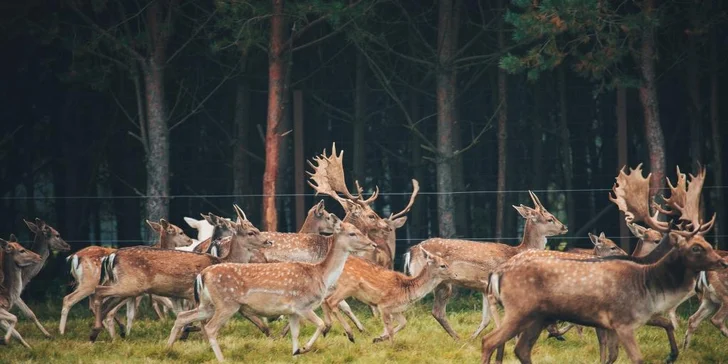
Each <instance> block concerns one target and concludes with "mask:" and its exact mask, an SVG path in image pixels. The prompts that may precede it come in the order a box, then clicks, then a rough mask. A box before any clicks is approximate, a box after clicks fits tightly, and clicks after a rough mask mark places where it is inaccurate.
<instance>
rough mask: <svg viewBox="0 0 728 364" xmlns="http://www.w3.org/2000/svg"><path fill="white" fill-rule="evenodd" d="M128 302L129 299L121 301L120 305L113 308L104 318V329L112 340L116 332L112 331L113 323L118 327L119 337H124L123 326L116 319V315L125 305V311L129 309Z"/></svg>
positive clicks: (124, 330)
mask: <svg viewBox="0 0 728 364" xmlns="http://www.w3.org/2000/svg"><path fill="white" fill-rule="evenodd" d="M129 302H131V299H130V298H127V299H125V300H123V301H122V302H121V303H119V304H117V305H116V306H114V308H112V309H111V311H109V313H108V314H107V315H106V316H104V323H105V325H106V329H107V330H108V331H109V336H111V338H112V339H115V338H116V331H115V329H114V323H116V324H117V325H118V326H119V335H121V337H126V328H124V324H122V323H121V320H119V318H118V317H117V313H118V312H119V310H120V309H121V308H122V307H123V306H124V305H126V308H127V310H128V309H129ZM133 315H134V312H132V317H133ZM128 316H129V314H128V313H127V320H128Z"/></svg>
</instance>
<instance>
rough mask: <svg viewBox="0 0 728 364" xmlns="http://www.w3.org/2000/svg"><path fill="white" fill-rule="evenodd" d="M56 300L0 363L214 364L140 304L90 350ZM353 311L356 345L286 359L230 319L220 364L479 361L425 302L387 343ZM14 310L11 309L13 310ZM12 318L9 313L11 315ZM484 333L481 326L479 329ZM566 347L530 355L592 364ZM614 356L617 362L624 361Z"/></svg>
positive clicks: (364, 313)
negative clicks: (124, 325) (121, 332)
mask: <svg viewBox="0 0 728 364" xmlns="http://www.w3.org/2000/svg"><path fill="white" fill-rule="evenodd" d="M59 302H60V300H57V302H53V304H51V303H46V304H40V305H37V304H36V305H32V304H31V305H30V306H31V307H32V308H33V309H34V310H35V312H36V314H38V316H39V317H40V318H41V320H42V321H43V324H44V325H45V327H46V329H48V330H49V331H50V332H51V334H53V336H54V337H53V338H52V339H46V338H44V337H43V336H42V334H41V333H40V331H39V330H38V329H36V328H35V326H34V325H33V324H32V323H31V322H29V321H28V320H27V319H24V318H20V323H19V325H18V329H19V331H20V333H21V334H22V335H23V336H24V338H25V339H26V341H28V343H29V344H30V345H31V346H32V347H33V348H32V349H31V350H26V349H25V348H24V347H23V346H22V345H20V344H19V343H18V342H17V341H15V340H13V341H11V343H10V345H9V346H4V347H3V346H0V362H1V363H122V362H123V363H200V362H207V363H214V362H216V361H215V356H214V354H213V353H212V350H211V349H210V346H209V344H208V343H207V342H206V341H203V340H202V335H201V334H200V333H198V332H196V333H192V334H191V335H190V339H189V340H187V341H186V342H177V343H176V344H175V346H174V347H173V349H172V350H166V349H165V344H166V340H167V337H168V335H169V331H170V329H171V327H172V323H173V320H172V318H169V319H167V320H166V321H159V320H156V319H153V318H152V316H151V315H150V313H151V309H149V308H148V307H146V300H145V304H144V305H143V307H141V308H140V310H141V311H142V314H141V318H140V319H139V320H137V321H136V322H135V323H134V327H133V329H132V333H131V336H130V337H128V338H126V339H117V340H115V341H114V342H111V341H110V339H109V336H108V334H107V333H106V332H105V331H104V332H103V333H102V334H101V335H100V336H99V340H98V341H97V342H96V343H95V344H91V343H89V341H88V334H89V329H90V327H91V323H92V319H91V317H90V314H89V311H88V309H87V307H88V306H87V304H86V301H82V302H81V303H80V304H78V305H76V306H75V307H74V308H73V309H72V310H71V317H70V318H69V322H68V325H67V327H66V334H65V335H64V336H60V335H59V334H58V318H59V317H60V306H59V305H57V303H59ZM351 305H352V307H353V308H354V311H355V313H356V314H357V316H359V318H360V319H362V321H363V323H364V325H365V326H366V328H367V330H368V331H367V332H364V333H358V332H355V336H356V339H357V340H356V343H351V342H349V341H348V340H347V339H346V337H345V336H344V334H343V330H342V329H341V328H340V326H338V325H335V326H334V328H333V329H332V331H331V332H330V333H329V335H328V336H327V337H321V338H319V340H318V341H317V342H316V344H315V345H314V350H313V351H312V352H310V353H307V354H305V355H302V356H298V357H291V341H290V336H287V337H286V338H284V339H269V338H266V337H264V336H263V335H262V334H261V333H260V332H259V331H258V330H257V329H255V328H254V327H253V325H252V324H250V323H249V322H248V321H246V320H245V319H242V318H241V317H240V316H236V317H235V318H234V319H233V320H231V321H230V322H228V324H227V325H226V326H225V327H224V328H223V329H222V330H221V333H220V335H219V337H218V340H219V342H220V346H221V348H222V351H223V355H225V358H226V360H227V361H228V362H246V363H291V362H297V363H344V362H346V363H476V362H478V361H479V360H480V339H477V340H472V341H467V340H463V341H461V342H455V341H453V340H452V339H450V337H449V336H448V335H447V334H446V333H445V331H443V330H442V329H441V328H440V326H439V325H438V324H437V322H436V321H435V320H434V319H433V318H432V316H431V315H430V309H431V307H432V306H431V299H428V300H426V301H425V302H424V303H420V304H417V305H415V306H414V307H412V309H410V310H409V311H408V312H407V319H408V325H407V327H406V328H405V329H404V330H402V331H401V332H400V333H399V334H397V336H396V337H395V340H394V343H393V344H391V343H389V342H384V343H378V344H373V343H372V339H373V338H374V337H376V336H378V335H379V334H380V333H381V331H382V324H381V322H380V321H379V319H378V318H373V317H372V315H371V312H370V311H369V309H368V308H367V307H365V306H363V305H361V304H358V303H357V302H353V301H352V302H351ZM682 308H683V312H682V315H683V316H682V318H683V320H682V322H681V327H680V329H679V330H678V341H679V342H680V344H681V343H682V339H683V333H684V329H685V323H686V317H687V315H689V313H691V312H692V311H694V310H695V309H697V304H696V302H690V304H685V305H684V306H682ZM449 310H450V314H449V315H448V317H449V319H450V322H451V323H452V324H453V327H454V328H455V330H457V331H458V332H459V333H460V334H461V336H463V337H468V335H469V334H470V333H471V332H472V330H474V329H475V328H476V327H477V325H478V322H479V319H480V313H479V310H480V299H479V297H476V296H464V297H460V298H458V299H457V300H455V301H453V302H452V303H451V304H450V306H449ZM14 311H17V310H14ZM15 313H16V314H17V312H15ZM283 325H284V322H283V321H276V322H272V323H271V329H272V331H273V333H275V334H278V333H279V332H280V330H281V328H282V327H283ZM491 328H492V324H491V326H489V328H488V329H487V330H490V329H491ZM312 333H313V326H312V325H310V324H306V326H304V327H303V329H302V330H301V338H300V340H301V345H303V344H304V343H305V342H306V341H307V340H308V338H309V337H310V335H311V334H312ZM566 339H567V340H566V341H564V342H560V341H556V340H554V339H546V335H545V334H542V336H541V338H540V339H539V342H538V343H537V344H536V347H535V349H534V352H533V359H534V362H536V363H598V362H599V351H598V346H597V342H596V337H595V336H594V330H592V329H585V330H584V335H583V337H579V335H578V334H577V333H576V332H575V331H571V332H569V333H568V334H566ZM638 340H639V344H640V348H641V349H642V353H643V355H644V358H645V361H646V362H648V363H657V362H663V361H664V359H665V358H666V357H667V355H668V353H669V347H668V343H667V339H666V337H665V334H664V331H663V330H661V329H655V328H642V329H640V330H639V332H638ZM505 362H507V363H515V362H517V360H516V359H515V357H514V355H513V343H512V342H511V343H510V345H509V346H508V347H507V349H506V357H505ZM628 362H629V361H628V360H627V357H626V354H625V352H624V351H623V350H620V354H619V360H618V363H628ZM678 363H728V339H726V338H725V337H723V336H721V335H720V333H719V332H718V330H717V329H716V328H715V327H714V326H713V325H712V324H711V323H710V321H709V320H705V321H704V322H703V324H702V325H701V326H700V329H699V330H698V332H697V333H696V335H695V336H694V339H693V342H692V344H691V347H690V349H688V350H687V351H685V352H681V353H680V358H679V359H678Z"/></svg>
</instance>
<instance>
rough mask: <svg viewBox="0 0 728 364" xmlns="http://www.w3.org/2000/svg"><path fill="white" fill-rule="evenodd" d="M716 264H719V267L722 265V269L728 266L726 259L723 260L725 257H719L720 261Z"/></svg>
mask: <svg viewBox="0 0 728 364" xmlns="http://www.w3.org/2000/svg"><path fill="white" fill-rule="evenodd" d="M718 264H720V266H721V267H722V268H723V269H725V268H728V260H725V259H721V260H720V262H718Z"/></svg>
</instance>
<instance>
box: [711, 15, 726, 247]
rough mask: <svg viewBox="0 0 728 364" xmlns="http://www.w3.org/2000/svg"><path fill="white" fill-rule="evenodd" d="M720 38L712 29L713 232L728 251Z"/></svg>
mask: <svg viewBox="0 0 728 364" xmlns="http://www.w3.org/2000/svg"><path fill="white" fill-rule="evenodd" d="M720 4H721V2H719V1H717V0H716V1H713V4H712V5H713V8H714V9H713V12H714V13H717V12H716V10H717V9H715V7H720ZM718 41H719V39H718V37H717V34H716V29H715V27H712V28H711V34H710V126H711V134H712V135H711V136H712V138H711V144H712V147H713V148H712V149H713V163H712V167H713V171H712V172H713V184H714V185H715V186H716V187H717V188H716V189H715V194H716V198H715V205H714V211H715V213H716V214H717V218H716V220H715V225H714V227H713V232H714V234H715V237H714V239H715V240H714V241H715V242H721V241H722V243H719V244H720V246H719V248H721V249H728V242H726V240H728V239H720V236H721V234H722V233H723V231H724V230H725V226H726V225H724V223H725V221H726V220H725V211H726V210H725V203H726V201H725V193H724V189H723V148H722V145H721V132H722V131H724V130H725V129H723V130H721V126H720V124H721V122H720V115H719V107H720V104H719V102H720V100H719V99H718V98H719V96H720V95H719V93H718V77H719V73H718V72H719V70H720V68H719V67H720V64H719V62H718Z"/></svg>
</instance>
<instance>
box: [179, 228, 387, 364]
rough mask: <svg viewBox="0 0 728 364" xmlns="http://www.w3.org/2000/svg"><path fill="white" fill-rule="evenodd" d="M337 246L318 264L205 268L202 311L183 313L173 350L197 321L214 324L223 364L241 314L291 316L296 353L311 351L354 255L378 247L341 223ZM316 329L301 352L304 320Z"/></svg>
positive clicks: (198, 282) (212, 335)
mask: <svg viewBox="0 0 728 364" xmlns="http://www.w3.org/2000/svg"><path fill="white" fill-rule="evenodd" d="M330 239H331V240H332V247H331V249H329V252H328V254H327V255H326V258H324V260H323V261H321V262H319V263H315V264H311V263H300V262H287V263H268V264H219V265H215V266H211V267H209V268H206V269H205V270H203V271H202V272H201V273H200V274H199V275H198V276H197V278H196V279H195V297H196V299H197V300H198V301H199V305H198V307H197V308H196V309H194V310H190V311H185V312H181V313H179V315H178V316H177V320H176V321H175V323H174V327H173V328H172V331H171V332H170V335H169V341H168V343H167V347H171V346H172V344H174V342H175V340H176V339H177V337H178V336H179V334H180V332H181V330H182V328H183V327H185V326H186V325H189V324H190V323H192V322H196V321H202V320H208V321H207V324H206V325H205V326H204V328H203V330H204V331H205V334H206V336H207V338H208V340H209V342H210V346H211V347H212V350H213V351H214V353H215V356H216V357H217V359H218V360H219V361H223V355H222V352H221V350H220V346H219V345H218V343H217V334H218V331H219V330H220V328H222V326H223V325H225V323H226V322H227V321H228V320H229V319H230V317H232V315H234V314H235V313H236V312H238V311H239V310H240V311H242V312H246V313H248V314H250V315H260V316H276V315H288V320H289V323H290V326H291V339H292V342H293V355H297V354H302V353H304V352H307V351H309V350H310V349H311V347H312V346H313V344H314V342H315V341H316V339H317V338H318V336H319V335H320V334H321V332H322V331H323V329H324V322H323V321H322V320H321V319H320V318H319V317H318V316H317V315H316V314H315V313H314V311H313V310H314V309H315V308H316V307H318V306H319V305H320V304H321V302H322V301H323V299H324V298H325V296H326V294H327V293H328V291H329V289H330V288H331V287H332V286H333V285H334V284H335V283H336V281H337V280H338V278H339V276H340V275H341V272H342V271H343V269H344V264H345V262H346V259H347V257H348V256H349V254H350V253H355V252H359V251H362V250H371V249H374V247H375V244H374V242H373V241H371V240H370V239H369V238H368V237H366V235H364V234H363V233H362V232H361V231H359V229H357V228H356V227H355V226H354V225H352V224H349V223H344V222H340V223H337V226H336V228H335V229H334V233H333V235H332V236H331V237H330ZM301 318H304V319H307V320H309V321H311V322H312V323H313V324H315V325H316V331H315V332H314V334H313V336H312V337H311V339H310V340H309V341H308V342H307V343H306V345H304V346H303V348H300V349H299V346H298V334H299V323H300V319H301Z"/></svg>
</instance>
